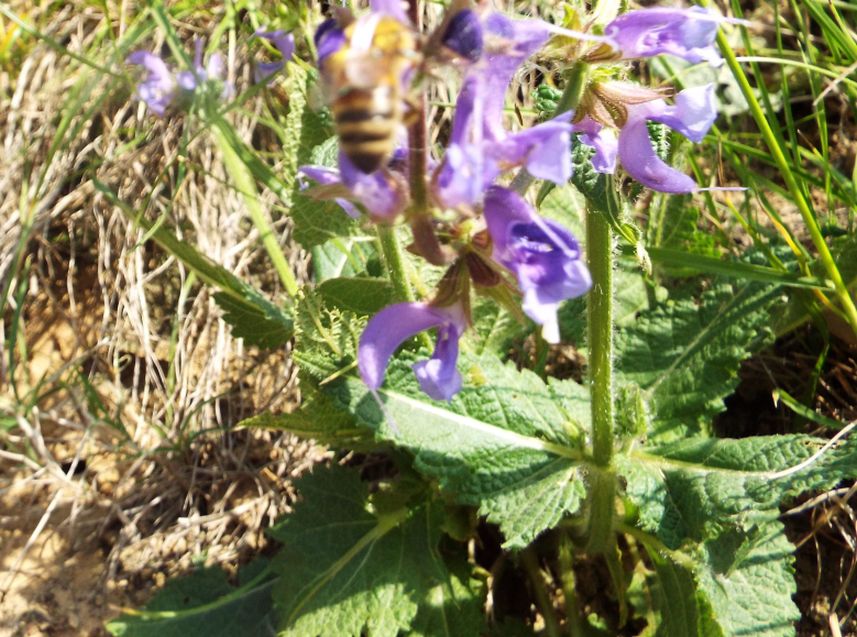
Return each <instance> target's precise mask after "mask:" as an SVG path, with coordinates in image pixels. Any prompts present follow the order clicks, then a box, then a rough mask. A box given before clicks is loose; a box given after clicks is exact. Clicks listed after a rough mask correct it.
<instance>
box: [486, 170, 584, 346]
mask: <svg viewBox="0 0 857 637" xmlns="http://www.w3.org/2000/svg"><path fill="white" fill-rule="evenodd" d="M485 221H486V223H487V224H488V232H489V234H490V235H491V239H492V241H493V242H494V255H493V256H494V259H495V260H496V261H497V262H498V263H500V264H501V265H503V266H504V267H506V268H508V269H509V270H511V272H512V273H513V274H514V275H515V276H516V277H517V279H518V286H519V287H520V288H521V292H522V293H523V295H524V301H523V305H522V307H523V310H524V312H525V313H526V314H527V316H529V317H530V318H531V319H533V320H534V321H535V322H536V323H538V324H539V325H541V326H542V335H543V336H544V338H545V340H546V341H548V342H549V343H557V342H559V324H558V322H557V316H556V312H557V309H558V308H559V304H560V303H561V302H562V301H564V300H566V299H570V298H574V297H576V296H580V295H581V294H584V293H585V292H586V291H587V290H588V289H589V288H590V287H591V285H592V280H591V278H590V276H589V270H587V268H586V264H585V263H583V261H582V260H581V255H580V247H579V246H578V244H577V240H576V239H575V238H574V236H573V235H572V234H571V233H570V232H569V231H568V230H566V229H565V228H563V227H562V226H561V225H559V224H558V223H555V222H553V221H550V220H548V219H543V218H542V217H540V216H539V215H538V214H536V212H535V211H534V210H533V209H532V208H531V207H530V206H529V204H527V202H526V201H524V200H523V199H522V198H521V196H520V195H518V194H517V193H515V192H513V191H511V190H508V189H506V188H502V187H500V186H493V187H491V188H490V189H489V190H488V192H487V194H486V195H485Z"/></svg>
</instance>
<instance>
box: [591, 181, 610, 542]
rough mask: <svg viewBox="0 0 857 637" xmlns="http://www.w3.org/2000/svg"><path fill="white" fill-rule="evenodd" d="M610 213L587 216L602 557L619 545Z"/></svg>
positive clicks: (595, 528)
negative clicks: (613, 466)
mask: <svg viewBox="0 0 857 637" xmlns="http://www.w3.org/2000/svg"><path fill="white" fill-rule="evenodd" d="M603 184H604V187H605V188H606V189H608V192H607V193H605V194H606V195H607V197H606V199H607V201H608V202H609V204H608V205H613V204H614V203H615V202H616V193H615V191H614V190H613V188H614V184H613V180H612V179H610V178H605V179H604V180H603ZM608 212H609V211H607V210H599V209H597V208H596V206H594V205H593V204H592V203H591V202H590V204H589V210H587V213H586V253H587V264H588V266H589V272H590V274H591V275H592V289H591V290H590V291H589V294H588V295H587V297H586V300H587V324H588V334H589V387H590V396H591V401H592V402H591V408H592V459H593V461H594V462H595V464H596V465H597V466H598V467H599V468H598V469H596V470H593V472H592V475H591V476H590V481H589V485H590V494H591V495H590V502H589V525H588V529H587V544H586V550H587V551H588V552H590V553H603V552H604V551H605V550H607V549H608V548H609V547H610V546H612V544H613V542H614V541H615V537H614V534H613V517H614V515H615V491H616V476H615V475H614V474H613V473H612V471H611V470H610V468H609V467H610V461H611V460H612V458H613V237H612V233H611V230H610V220H609V218H608Z"/></svg>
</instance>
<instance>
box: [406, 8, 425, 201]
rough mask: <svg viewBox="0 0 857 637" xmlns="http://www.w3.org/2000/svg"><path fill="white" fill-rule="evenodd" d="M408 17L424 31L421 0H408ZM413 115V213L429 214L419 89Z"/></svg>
mask: <svg viewBox="0 0 857 637" xmlns="http://www.w3.org/2000/svg"><path fill="white" fill-rule="evenodd" d="M408 17H409V18H410V19H411V22H413V25H414V29H416V31H417V32H418V33H419V32H420V31H422V9H421V7H420V2H419V0H408ZM411 110H412V112H411V117H412V118H413V119H412V121H411V123H410V124H409V125H408V165H409V167H410V171H409V172H410V175H409V180H408V181H409V185H410V188H411V211H410V214H411V215H416V216H421V215H426V214H428V191H427V189H426V171H427V169H428V159H427V153H428V133H427V131H426V96H425V92H424V91H418V92H417V94H416V95H414V97H413V99H412V101H411Z"/></svg>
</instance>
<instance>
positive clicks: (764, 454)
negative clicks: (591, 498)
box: [616, 435, 857, 548]
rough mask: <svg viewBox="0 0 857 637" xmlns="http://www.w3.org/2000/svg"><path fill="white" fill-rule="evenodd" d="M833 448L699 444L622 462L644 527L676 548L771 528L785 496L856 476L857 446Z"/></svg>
mask: <svg viewBox="0 0 857 637" xmlns="http://www.w3.org/2000/svg"><path fill="white" fill-rule="evenodd" d="M827 442H828V441H826V440H824V439H822V438H814V437H812V436H802V435H789V436H759V437H751V438H741V439H737V440H732V439H726V440H723V439H712V438H692V439H690V440H684V441H681V442H677V443H673V444H669V445H662V446H657V447H652V448H642V449H638V450H637V451H634V452H631V453H630V454H629V455H621V454H620V455H617V457H616V464H617V468H618V470H619V473H620V474H621V475H622V476H623V477H624V478H625V480H626V482H627V485H626V488H625V494H626V495H627V497H628V498H629V499H630V500H631V502H633V504H634V505H635V506H636V507H637V508H638V510H639V512H638V518H639V521H638V524H639V526H640V528H642V529H643V530H645V531H646V532H649V533H652V534H654V535H655V536H657V537H658V538H659V539H660V540H661V541H662V542H663V543H664V544H665V545H666V546H668V547H669V548H677V547H679V546H681V545H682V544H683V543H684V542H685V541H687V540H691V541H697V542H700V541H703V540H705V539H707V538H712V537H716V536H717V535H719V534H721V533H722V532H723V531H724V529H731V528H736V529H749V528H751V527H753V526H754V525H758V524H765V523H767V522H768V521H770V520H771V519H776V518H777V517H778V516H779V504H780V503H781V502H782V501H783V500H784V499H785V498H787V497H790V496H796V495H798V494H800V493H803V492H805V491H812V490H817V489H825V488H829V487H831V486H833V485H835V484H836V483H837V482H839V481H840V480H843V479H853V478H854V477H857V441H852V440H851V439H846V440H844V441H840V442H839V443H838V444H835V445H833V446H831V447H829V448H825V447H824V445H825V444H826V443H827ZM819 452H821V453H819ZM811 458H812V461H811V462H810V459H811ZM792 469H794V470H792Z"/></svg>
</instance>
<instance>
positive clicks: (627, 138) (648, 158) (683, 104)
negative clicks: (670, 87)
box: [619, 85, 717, 194]
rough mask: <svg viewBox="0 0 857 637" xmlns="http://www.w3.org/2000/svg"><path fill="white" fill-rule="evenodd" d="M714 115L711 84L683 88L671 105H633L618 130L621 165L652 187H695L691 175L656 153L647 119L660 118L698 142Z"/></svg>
mask: <svg viewBox="0 0 857 637" xmlns="http://www.w3.org/2000/svg"><path fill="white" fill-rule="evenodd" d="M716 117H717V109H716V104H715V100H714V86H713V85H708V86H700V87H696V88H691V89H685V90H684V91H682V92H681V93H679V94H678V95H677V96H676V103H675V105H674V106H670V105H668V104H667V103H666V102H665V101H663V100H655V101H653V102H646V103H645V104H640V105H639V106H635V107H634V108H633V109H631V110H630V112H629V116H628V122H627V123H626V124H625V126H624V127H623V128H622V130H621V131H620V132H619V158H620V159H621V161H622V165H623V166H624V168H625V170H626V171H627V172H628V174H629V175H631V177H633V178H634V179H636V180H637V181H639V182H640V183H641V184H643V185H644V186H646V187H648V188H651V189H652V190H657V191H659V192H668V193H676V194H678V193H688V192H693V191H694V190H697V188H698V186H697V184H696V182H695V181H694V180H693V179H692V178H691V177H689V176H688V175H685V174H684V173H682V172H679V171H678V170H675V169H674V168H672V167H670V166H668V165H667V164H666V163H665V162H663V161H662V160H661V159H660V158H659V157H658V156H657V154H656V153H655V149H654V148H653V147H652V142H651V140H650V139H649V128H648V125H647V124H646V122H647V121H649V120H652V121H656V122H661V123H663V124H666V125H668V126H670V127H672V128H675V129H676V130H677V131H678V132H680V133H681V134H682V135H685V136H686V137H688V138H689V139H691V140H692V141H695V142H698V141H701V140H702V138H703V137H704V136H705V134H706V133H707V132H708V130H709V129H710V128H711V125H712V124H713V123H714V120H715V118H716Z"/></svg>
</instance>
